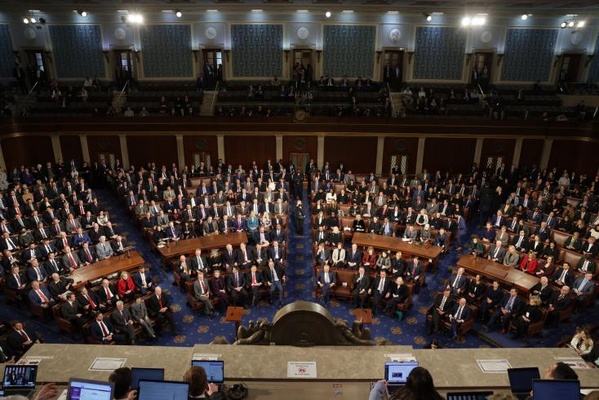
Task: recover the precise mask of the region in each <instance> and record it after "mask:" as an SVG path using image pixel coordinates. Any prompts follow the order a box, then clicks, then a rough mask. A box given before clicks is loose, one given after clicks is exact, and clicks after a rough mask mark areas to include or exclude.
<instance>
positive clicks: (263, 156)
mask: <svg viewBox="0 0 599 400" xmlns="http://www.w3.org/2000/svg"><path fill="white" fill-rule="evenodd" d="M275 155H276V143H275V137H274V136H245V135H241V136H225V160H224V161H225V163H227V164H231V165H233V167H234V169H235V168H236V167H237V165H238V164H241V165H242V166H243V167H244V168H246V169H247V168H248V167H249V166H250V165H251V164H252V161H256V162H257V163H258V165H263V164H264V162H265V161H266V160H268V159H269V158H270V159H271V160H272V161H273V162H274V161H275Z"/></svg>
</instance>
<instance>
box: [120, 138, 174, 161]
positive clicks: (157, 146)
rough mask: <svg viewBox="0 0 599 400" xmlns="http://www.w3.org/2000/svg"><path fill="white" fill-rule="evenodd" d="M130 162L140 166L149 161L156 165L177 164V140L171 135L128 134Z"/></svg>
mask: <svg viewBox="0 0 599 400" xmlns="http://www.w3.org/2000/svg"><path fill="white" fill-rule="evenodd" d="M127 149H128V150H129V164H131V165H135V166H136V167H139V166H141V165H145V164H146V163H147V162H148V161H152V162H155V163H156V165H167V166H169V165H171V164H172V163H175V164H177V163H178V158H177V140H176V138H175V136H174V135H170V136H151V137H147V136H146V137H144V136H127Z"/></svg>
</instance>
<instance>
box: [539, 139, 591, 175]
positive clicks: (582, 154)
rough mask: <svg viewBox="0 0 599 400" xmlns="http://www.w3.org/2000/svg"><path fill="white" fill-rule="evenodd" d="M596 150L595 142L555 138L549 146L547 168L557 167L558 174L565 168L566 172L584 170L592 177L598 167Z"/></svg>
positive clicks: (580, 171)
mask: <svg viewBox="0 0 599 400" xmlns="http://www.w3.org/2000/svg"><path fill="white" fill-rule="evenodd" d="M598 151H599V144H597V143H592V142H578V141H576V142H575V141H568V140H555V141H554V142H553V146H552V147H551V156H550V157H549V168H554V167H555V168H557V171H558V174H559V175H561V172H562V171H563V170H565V169H567V170H568V172H572V171H576V172H578V173H583V172H584V173H587V174H590V176H591V177H593V176H595V174H596V173H597V168H599V158H598V157H597V152H598Z"/></svg>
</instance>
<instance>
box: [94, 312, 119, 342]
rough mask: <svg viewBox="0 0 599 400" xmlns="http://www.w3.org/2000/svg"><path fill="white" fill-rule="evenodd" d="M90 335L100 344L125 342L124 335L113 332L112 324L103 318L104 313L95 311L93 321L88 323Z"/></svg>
mask: <svg viewBox="0 0 599 400" xmlns="http://www.w3.org/2000/svg"><path fill="white" fill-rule="evenodd" d="M90 332H91V335H92V336H93V337H94V338H95V339H96V340H97V341H98V342H100V343H102V344H110V343H112V342H113V341H114V342H116V343H118V344H125V343H127V338H126V337H125V335H121V334H118V333H115V332H113V329H112V326H111V325H110V323H109V322H108V320H105V319H104V314H102V313H101V312H97V313H96V315H95V321H94V322H93V323H92V324H91V325H90Z"/></svg>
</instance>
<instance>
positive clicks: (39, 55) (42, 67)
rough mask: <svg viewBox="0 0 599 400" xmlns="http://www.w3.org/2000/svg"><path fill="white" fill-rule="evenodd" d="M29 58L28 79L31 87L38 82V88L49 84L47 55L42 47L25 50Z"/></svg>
mask: <svg viewBox="0 0 599 400" xmlns="http://www.w3.org/2000/svg"><path fill="white" fill-rule="evenodd" d="M25 54H26V57H27V58H26V60H27V79H29V87H30V88H31V87H33V85H35V83H36V82H39V83H38V86H37V88H36V89H37V90H38V91H39V90H41V88H42V87H43V86H45V85H47V84H48V80H49V79H50V78H49V77H48V64H47V60H46V55H45V54H44V51H43V50H41V49H35V50H25Z"/></svg>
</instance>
